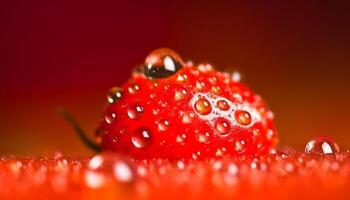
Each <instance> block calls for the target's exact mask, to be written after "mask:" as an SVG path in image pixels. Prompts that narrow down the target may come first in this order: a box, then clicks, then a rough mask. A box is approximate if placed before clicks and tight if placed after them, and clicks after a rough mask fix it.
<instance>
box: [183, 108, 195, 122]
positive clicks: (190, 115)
mask: <svg viewBox="0 0 350 200" xmlns="http://www.w3.org/2000/svg"><path fill="white" fill-rule="evenodd" d="M193 120H194V112H191V111H186V112H184V113H183V115H182V123H184V124H190V123H192V122H193Z"/></svg>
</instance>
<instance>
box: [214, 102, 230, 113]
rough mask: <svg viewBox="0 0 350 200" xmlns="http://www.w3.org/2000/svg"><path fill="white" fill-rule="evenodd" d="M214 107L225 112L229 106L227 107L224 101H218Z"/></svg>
mask: <svg viewBox="0 0 350 200" xmlns="http://www.w3.org/2000/svg"><path fill="white" fill-rule="evenodd" d="M216 106H217V107H218V108H220V110H223V111H227V110H228V109H230V105H228V103H227V101H226V100H219V101H218V102H217V103H216Z"/></svg>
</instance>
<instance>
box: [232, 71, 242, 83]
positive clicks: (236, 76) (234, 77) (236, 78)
mask: <svg viewBox="0 0 350 200" xmlns="http://www.w3.org/2000/svg"><path fill="white" fill-rule="evenodd" d="M241 79H242V76H241V73H239V72H237V71H235V72H233V73H232V75H231V80H233V81H235V82H240V81H241Z"/></svg>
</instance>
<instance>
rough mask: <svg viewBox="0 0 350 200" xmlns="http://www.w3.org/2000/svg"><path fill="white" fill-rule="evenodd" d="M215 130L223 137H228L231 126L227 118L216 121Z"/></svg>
mask: <svg viewBox="0 0 350 200" xmlns="http://www.w3.org/2000/svg"><path fill="white" fill-rule="evenodd" d="M215 130H216V131H217V132H218V133H219V135H221V136H226V135H227V134H228V133H229V132H230V131H231V124H230V122H229V121H228V120H226V119H225V118H218V119H217V120H216V121H215Z"/></svg>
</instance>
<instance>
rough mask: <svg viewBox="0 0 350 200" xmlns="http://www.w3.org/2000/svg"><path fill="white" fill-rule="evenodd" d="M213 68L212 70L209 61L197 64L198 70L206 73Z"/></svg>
mask: <svg viewBox="0 0 350 200" xmlns="http://www.w3.org/2000/svg"><path fill="white" fill-rule="evenodd" d="M213 70H214V67H213V66H212V65H211V64H209V63H205V64H199V65H198V71H200V72H202V73H208V72H211V71H213Z"/></svg>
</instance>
